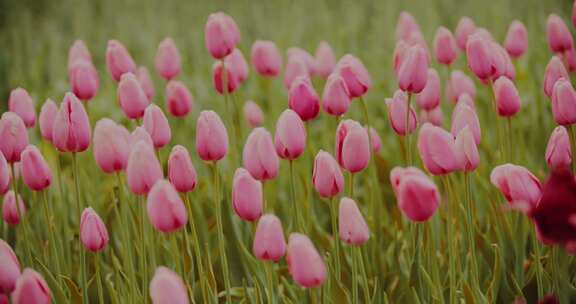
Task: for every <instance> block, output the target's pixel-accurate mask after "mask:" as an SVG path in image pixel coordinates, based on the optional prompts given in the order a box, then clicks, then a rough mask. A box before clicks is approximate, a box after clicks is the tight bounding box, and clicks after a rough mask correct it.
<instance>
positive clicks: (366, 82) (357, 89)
mask: <svg viewBox="0 0 576 304" xmlns="http://www.w3.org/2000/svg"><path fill="white" fill-rule="evenodd" d="M336 71H337V73H338V74H340V76H341V77H342V79H344V82H346V87H348V92H349V94H350V98H356V97H360V96H362V95H364V94H365V93H366V92H367V91H368V89H369V88H370V87H371V86H372V78H371V77H370V74H369V73H368V70H367V69H366V67H365V66H364V64H363V63H362V61H360V59H358V58H356V57H354V56H353V55H350V54H346V55H344V57H342V58H341V59H340V61H338V65H337V66H336Z"/></svg>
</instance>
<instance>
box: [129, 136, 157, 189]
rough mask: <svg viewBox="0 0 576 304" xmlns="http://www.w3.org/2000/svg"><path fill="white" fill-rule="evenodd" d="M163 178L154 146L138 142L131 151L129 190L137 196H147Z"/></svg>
mask: <svg viewBox="0 0 576 304" xmlns="http://www.w3.org/2000/svg"><path fill="white" fill-rule="evenodd" d="M162 177H163V174H162V167H161V166H160V162H159V161H158V159H157V158H156V155H155V154H154V149H153V148H152V145H150V144H148V143H146V142H145V141H138V142H137V143H136V144H135V145H134V146H133V147H132V151H130V156H129V157H128V165H127V166H126V178H127V180H128V188H130V191H132V192H133V193H134V194H136V195H144V194H147V193H148V191H150V189H151V188H152V186H154V184H155V183H156V181H158V180H161V179H162Z"/></svg>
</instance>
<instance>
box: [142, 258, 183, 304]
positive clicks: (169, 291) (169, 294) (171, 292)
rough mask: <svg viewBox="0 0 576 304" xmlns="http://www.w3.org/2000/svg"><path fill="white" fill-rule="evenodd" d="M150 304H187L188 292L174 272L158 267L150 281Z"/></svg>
mask: <svg viewBox="0 0 576 304" xmlns="http://www.w3.org/2000/svg"><path fill="white" fill-rule="evenodd" d="M150 298H151V299H152V304H188V303H189V302H188V290H187V289H186V285H185V284H184V282H183V281H182V279H181V278H180V277H179V276H178V274H177V273H175V272H174V271H172V270H170V269H168V268H166V267H164V266H160V267H158V268H156V272H155V273H154V277H153V278H152V281H150Z"/></svg>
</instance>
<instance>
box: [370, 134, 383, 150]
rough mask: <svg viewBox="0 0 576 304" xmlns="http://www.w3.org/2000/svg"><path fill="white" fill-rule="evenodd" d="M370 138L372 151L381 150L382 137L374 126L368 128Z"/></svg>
mask: <svg viewBox="0 0 576 304" xmlns="http://www.w3.org/2000/svg"><path fill="white" fill-rule="evenodd" d="M369 132H370V140H371V144H372V153H374V154H378V153H380V151H382V139H381V138H380V135H378V132H376V130H375V129H374V128H370V131H369Z"/></svg>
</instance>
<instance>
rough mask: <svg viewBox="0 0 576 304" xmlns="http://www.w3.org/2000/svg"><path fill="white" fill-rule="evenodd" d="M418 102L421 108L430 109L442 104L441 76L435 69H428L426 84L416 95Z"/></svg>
mask: <svg viewBox="0 0 576 304" xmlns="http://www.w3.org/2000/svg"><path fill="white" fill-rule="evenodd" d="M416 103H417V104H418V106H419V107H420V108H422V109H424V110H428V111H429V110H432V109H434V108H437V107H438V105H440V77H439V76H438V72H436V70H435V69H428V80H427V81H426V86H425V87H424V89H423V90H422V91H421V92H420V93H419V94H418V95H416Z"/></svg>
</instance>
